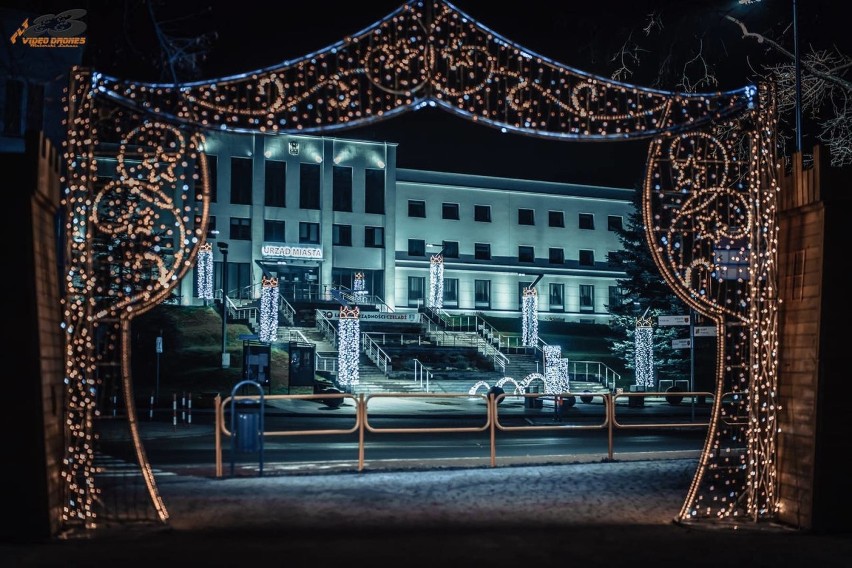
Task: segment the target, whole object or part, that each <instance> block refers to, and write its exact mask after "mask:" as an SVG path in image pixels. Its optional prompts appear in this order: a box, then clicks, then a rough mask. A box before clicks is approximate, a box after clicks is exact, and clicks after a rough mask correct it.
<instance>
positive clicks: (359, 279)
mask: <svg viewBox="0 0 852 568" xmlns="http://www.w3.org/2000/svg"><path fill="white" fill-rule="evenodd" d="M352 290H353V291H354V292H355V294H356V295H358V296H363V295H365V294H366V293H367V288H366V286H365V285H364V273H363V272H356V273H355V282H353V283H352Z"/></svg>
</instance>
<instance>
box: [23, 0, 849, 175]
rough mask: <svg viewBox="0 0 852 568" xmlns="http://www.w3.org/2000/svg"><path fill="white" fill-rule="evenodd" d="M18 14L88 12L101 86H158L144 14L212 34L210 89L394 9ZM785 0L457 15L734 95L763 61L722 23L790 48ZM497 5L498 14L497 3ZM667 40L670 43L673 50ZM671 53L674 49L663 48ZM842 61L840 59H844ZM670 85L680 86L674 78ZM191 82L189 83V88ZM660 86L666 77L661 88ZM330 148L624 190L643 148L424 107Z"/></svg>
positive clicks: (810, 11) (470, 1) (538, 48)
mask: <svg viewBox="0 0 852 568" xmlns="http://www.w3.org/2000/svg"><path fill="white" fill-rule="evenodd" d="M21 4H25V5H26V7H27V9H29V10H31V11H35V12H40V13H45V12H47V11H50V10H57V11H61V10H63V9H68V8H77V7H79V8H85V9H86V10H88V15H87V18H86V21H87V23H88V30H87V37H88V41H89V45H88V47H87V48H86V52H85V54H84V63H85V64H86V65H89V66H92V67H94V68H97V69H98V70H100V71H102V72H104V73H108V74H111V75H117V76H121V77H126V78H131V79H139V80H154V81H159V80H168V77H166V76H164V75H163V70H162V69H163V68H162V66H161V65H159V63H158V61H157V53H158V47H157V44H156V40H155V34H154V29H153V26H152V25H151V21H152V17H151V12H153V14H154V15H155V17H156V18H157V19H158V20H161V21H163V22H164V24H163V27H164V29H166V30H168V31H170V32H171V33H172V34H173V35H180V36H184V37H197V36H200V35H202V34H205V33H215V38H213V39H212V41H211V42H210V44H209V48H208V49H207V51H206V57H205V59H204V61H203V63H201V65H200V73H199V74H198V75H197V76H195V77H191V78H194V79H205V78H216V77H221V76H225V75H230V74H236V73H242V72H245V71H250V70H253V69H259V68H263V67H266V66H271V65H275V64H277V63H279V62H281V61H283V60H286V59H293V58H297V57H299V56H301V55H304V54H307V53H309V52H312V51H316V50H319V49H322V48H324V47H326V46H328V45H330V44H332V43H335V42H336V41H338V40H340V39H342V38H343V37H344V36H346V35H348V34H354V33H357V32H358V31H360V30H362V29H363V28H365V27H368V26H369V25H371V24H372V23H373V22H375V21H376V20H379V19H381V18H382V17H383V16H385V15H387V14H388V13H390V12H391V11H393V10H395V9H396V8H398V7H399V6H400V5H401V4H402V3H401V2H398V1H397V2H394V1H389V0H376V1H370V2H345V3H341V2H330V3H329V2H322V3H320V2H300V3H294V2H282V3H280V4H279V5H278V6H276V7H272V6H271V5H270V3H269V2H268V1H266V0H264V1H259V0H241V1H239V2H211V1H208V2H198V1H186V2H162V1H155V2H153V3H152V4H151V5H150V6H151V8H150V9H149V4H148V3H146V2H143V1H141V0H134V1H130V2H105V1H97V2H91V1H90V2H85V1H76V2H75V1H70V2H25V3H24V2H22V3H21ZM791 4H792V3H791V1H790V0H763V2H761V3H760V4H756V5H755V6H752V7H748V8H747V7H743V6H739V5H737V1H736V0H729V1H716V2H710V1H702V0H693V1H690V0H679V1H677V2H675V1H669V2H660V1H657V2H652V1H648V0H634V1H625V0H612V1H609V2H572V1H569V0H561V1H559V2H553V1H543V0H526V1H524V2H518V3H516V4H514V5H512V6H511V9H505V8H502V7H500V8H498V7H496V5H495V4H494V3H490V2H482V1H474V0H460V1H458V2H453V5H454V6H456V7H457V8H459V9H460V10H462V11H463V12H466V13H467V14H468V15H470V16H471V17H473V18H474V19H477V20H478V21H479V22H480V23H482V24H483V25H485V26H486V27H489V28H491V29H492V30H493V31H495V32H497V33H499V34H501V35H503V36H504V37H506V38H508V39H510V40H512V41H514V42H515V43H518V44H520V45H522V46H524V47H525V48H527V49H528V50H530V51H532V52H535V53H538V54H540V55H544V56H547V57H550V58H551V59H554V60H556V61H559V62H561V63H565V64H567V65H571V66H573V67H576V68H579V69H582V70H584V71H588V72H592V73H597V74H601V75H603V76H607V77H608V76H609V75H610V74H611V72H612V71H613V69H614V68H615V64H614V63H613V62H612V61H611V60H610V59H611V57H612V55H613V53H614V52H615V49H616V48H617V47H618V46H620V45H621V44H622V43H623V42H624V40H625V38H627V37H629V35H630V33H631V30H632V31H633V33H634V37H637V38H639V39H640V41H642V42H647V46H648V49H649V51H647V52H643V54H642V57H643V63H642V66H641V67H640V68H639V70H638V72H637V73H636V74H635V75H634V76H632V77H631V78H630V79H629V80H628V82H631V83H634V84H637V85H641V86H657V87H660V88H663V89H667V90H675V87H674V86H673V85H674V84H673V83H672V84H663V85H653V80H654V74H655V73H656V70H657V68H658V67H659V65H660V62H661V61H664V58H665V56H666V55H669V54H671V55H672V56H673V59H672V62H673V65H672V66H673V67H674V68H675V71H676V70H677V68H679V67H678V65H679V64H680V63H679V61H680V60H678V58H679V57H680V58H681V60H682V58H683V57H684V56H685V55H687V54H689V53H690V51H689V50H690V49H691V48H690V47H688V46H694V45H696V44H697V40H699V39H700V40H702V41H703V46H704V49H705V50H706V52H707V54H708V58H712V61H714V62H715V67H714V72H715V73H716V74H717V75H718V76H719V78H720V83H719V85H718V86H717V87H715V88H707V89H700V90H701V91H713V90H726V89H732V88H739V87H742V86H743V85H746V84H748V83H750V82H752V80H753V79H754V74H753V72H752V71H751V70H750V69H749V65H748V64H749V63H751V64H752V65H755V66H756V64H757V62H759V61H766V58H765V54H764V52H763V51H762V49H761V48H760V47H759V46H757V44H756V43H754V42H748V41H746V40H742V39H741V38H740V34H739V30H738V28H736V26H734V25H733V24H731V23H730V22H727V21H724V20H723V16H724V14H725V13H728V12H729V11H730V13H732V14H734V15H736V16H737V17H740V18H742V19H745V20H746V21H747V22H748V23H749V24H750V25H753V26H754V29H755V30H756V31H761V32H769V33H773V34H774V35H775V36H776V37H779V38H781V39H782V40H783V39H785V38H786V40H787V42H788V47H789V48H790V49H792V40H791V37H792V33H791V30H790V28H789V23H790V21H791V13H792V11H791V10H792V8H791ZM800 4H807V12H805V11H804V9H801V11H800V16H799V21H800V26H799V27H800V32H799V34H800V38H802V40H801V42H802V45H803V47H802V49H803V50H804V49H806V48H807V46H808V45H810V42H812V41H813V42H814V43H816V44H817V46H819V47H823V48H831V47H832V42H833V41H836V40H843V41H846V42H847V43H848V39H847V35H848V33H842V32H840V31H833V30H835V29H837V28H838V26H839V25H841V23H842V22H844V21H846V20H845V19H844V18H841V17H840V15H839V13H838V12H839V11H840V10H841V9H842V4H844V3H843V2H839V1H835V0H810V1H809V2H800ZM501 6H502V5H501ZM660 7H662V10H663V12H662V13H663V15H664V18H663V25H664V28H663V30H662V31H661V32H660V34H659V35H658V36H656V35H655V36H652V37H651V38H650V39H649V38H645V37H644V35H643V34H642V32H641V27H642V25H643V23H644V22H645V21H646V15H647V14H649V13H650V12H652V11H653V9H654V8H658V9H659V8H660ZM673 38H674V40H675V41H676V42H678V43H675V44H673V43H672V42H673ZM672 45H676V46H677V47H676V48H675V49H673V50H670V47H671V46H672ZM847 52H850V51H849V50H847ZM672 76H677V73H676V72H674V71H673V74H672ZM187 79H190V77H187ZM668 80H669V81H671V80H672V79H671V78H669V79H668ZM330 135H331V136H335V137H351V138H357V139H365V140H377V141H388V142H396V143H398V144H399V148H398V155H397V166H398V167H402V168H416V169H435V170H443V171H452V172H461V173H473V174H481V175H493V176H505V177H518V178H527V179H541V180H548V181H561V182H575V183H591V184H595V185H605V186H606V185H609V186H616V187H633V186H635V185H636V184H637V183H638V182H639V180H640V179H641V177H642V170H643V167H644V163H645V153H646V150H647V144H648V142H647V141H636V142H621V141H620V142H576V141H573V142H572V141H555V140H545V139H537V138H530V137H525V136H521V135H518V134H502V133H500V132H499V131H498V130H496V129H494V128H493V127H490V126H484V125H479V124H474V123H471V122H468V121H466V120H464V119H462V118H460V117H456V116H453V115H450V114H449V113H447V112H445V111H441V110H438V109H430V108H426V109H423V110H420V111H417V112H409V113H406V114H403V115H402V116H397V117H394V118H391V119H389V120H386V121H383V122H380V123H375V124H372V125H369V126H366V127H360V128H353V129H350V130H342V131H335V132H334V133H331V134H330Z"/></svg>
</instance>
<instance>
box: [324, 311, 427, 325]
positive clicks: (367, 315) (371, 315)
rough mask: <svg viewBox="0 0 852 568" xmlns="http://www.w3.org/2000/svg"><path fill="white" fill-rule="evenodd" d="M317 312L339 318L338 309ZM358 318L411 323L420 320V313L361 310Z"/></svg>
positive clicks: (327, 316) (332, 318)
mask: <svg viewBox="0 0 852 568" xmlns="http://www.w3.org/2000/svg"><path fill="white" fill-rule="evenodd" d="M319 312H320V313H321V314H322V315H324V316H325V317H326V319H330V320H336V319H340V312H339V311H338V310H319ZM359 319H360V320H361V321H362V322H364V321H381V322H385V323H412V322H418V321H420V314H417V313H410V314H401V313H396V312H394V313H390V312H361V313H360V314H359Z"/></svg>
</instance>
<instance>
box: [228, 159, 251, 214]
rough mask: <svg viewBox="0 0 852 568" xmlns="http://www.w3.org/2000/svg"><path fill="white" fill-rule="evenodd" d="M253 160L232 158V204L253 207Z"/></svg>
mask: <svg viewBox="0 0 852 568" xmlns="http://www.w3.org/2000/svg"><path fill="white" fill-rule="evenodd" d="M251 172H252V163H251V158H231V203H232V204H234V205H251V177H252V174H251Z"/></svg>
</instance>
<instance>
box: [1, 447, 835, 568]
mask: <svg viewBox="0 0 852 568" xmlns="http://www.w3.org/2000/svg"><path fill="white" fill-rule="evenodd" d="M696 464H697V461H696V460H693V459H689V460H657V461H633V462H615V463H588V464H569V465H548V466H523V467H503V468H497V469H492V468H481V469H455V470H453V469H449V470H431V471H416V472H415V471H399V472H394V471H372V472H362V473H336V474H318V475H315V474H311V475H287V476H279V477H252V478H230V479H206V478H199V477H193V476H170V477H165V478H163V479H162V480H161V481H160V482H159V485H160V493H161V495H162V497H163V500H164V502H165V504H166V507H167V509H168V512H169V514H170V519H169V521H168V524H167V525H149V526H136V527H120V528H117V529H105V530H103V531H102V532H95V533H92V534H90V535H88V536H89V537H88V538H79V537H74V538H69V539H67V540H60V541H53V542H41V543H29V544H20V545H14V544H9V543H6V544H0V560H2V564H3V565H5V566H15V567H16V568H17V567H30V566H32V567H35V566H38V567H53V566H56V567H60V566H61V567H66V566H113V565H119V566H121V567H122V568H132V567H136V566H139V567H143V566H144V567H146V568H150V567H151V566H243V565H245V566H261V567H267V566H287V567H293V566H297V567H298V566H312V567H316V566H332V565H335V566H336V565H340V566H350V565H351V566H372V567H382V566H393V567H398V566H405V567H406V568H417V567H421V566H422V567H430V568H440V567H444V566H447V567H455V566H460V567H468V566H487V567H495V568H500V567H512V568H523V567H525V566H542V567H544V566H582V567H583V568H588V567H594V566H633V565H638V566H654V567H655V568H663V567H668V566H672V567H678V568H682V567H683V566H716V567H718V566H734V567H736V566H757V565H759V566H819V567H820V568H823V567H828V568H832V567H847V566H849V558H852V539H850V538H849V535H845V536H844V535H816V534H808V533H803V532H799V531H794V530H792V529H789V528H785V527H780V526H775V525H770V524H763V525H760V526H752V525H750V524H749V523H744V524H742V525H740V526H739V527H735V526H733V525H727V526H721V525H714V524H713V523H707V524H700V523H699V524H695V525H692V526H684V525H680V524H676V523H675V522H674V518H675V516H676V515H677V513H678V511H679V509H680V507H681V505H682V503H683V499H684V496H685V495H686V492H687V490H688V487H689V484H690V481H691V479H692V474H693V472H694V470H695V466H696Z"/></svg>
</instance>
